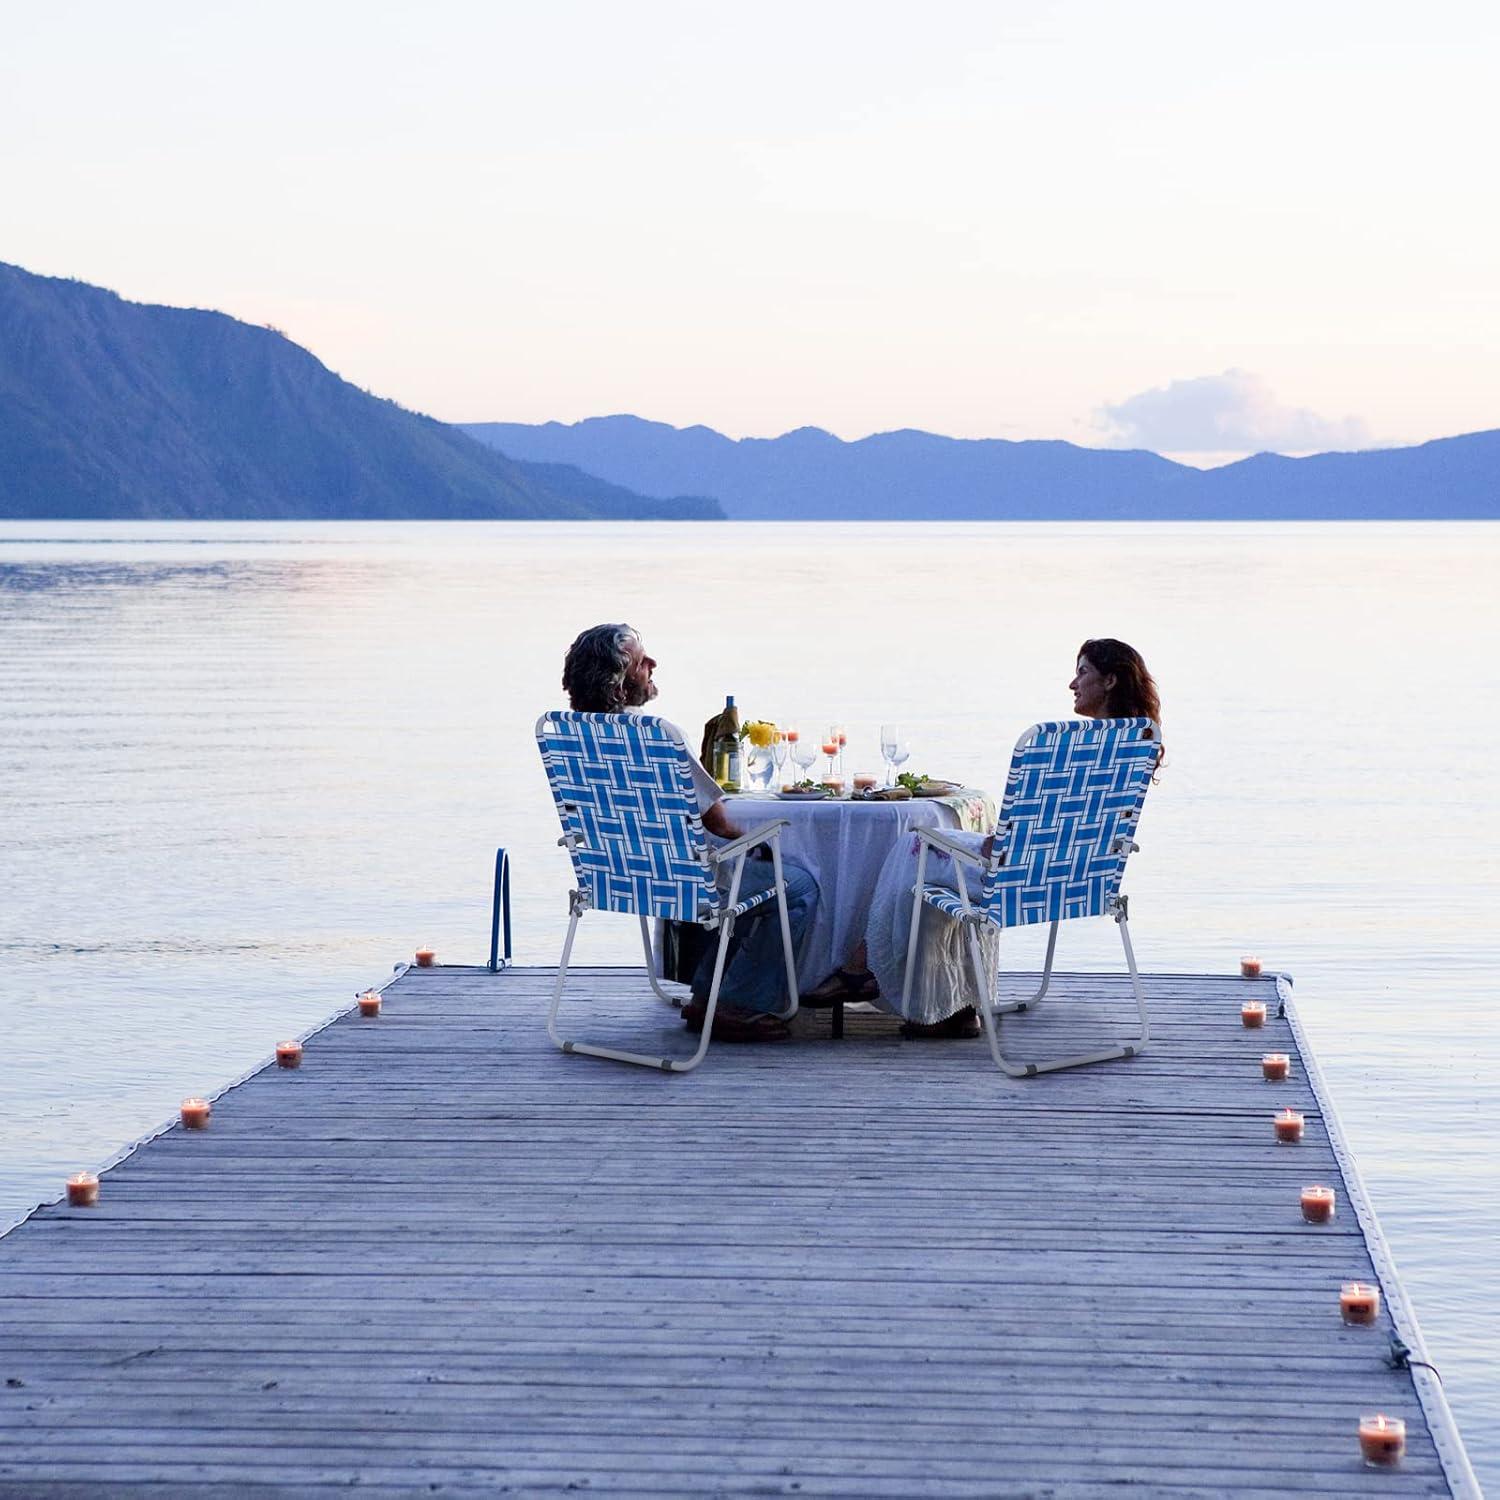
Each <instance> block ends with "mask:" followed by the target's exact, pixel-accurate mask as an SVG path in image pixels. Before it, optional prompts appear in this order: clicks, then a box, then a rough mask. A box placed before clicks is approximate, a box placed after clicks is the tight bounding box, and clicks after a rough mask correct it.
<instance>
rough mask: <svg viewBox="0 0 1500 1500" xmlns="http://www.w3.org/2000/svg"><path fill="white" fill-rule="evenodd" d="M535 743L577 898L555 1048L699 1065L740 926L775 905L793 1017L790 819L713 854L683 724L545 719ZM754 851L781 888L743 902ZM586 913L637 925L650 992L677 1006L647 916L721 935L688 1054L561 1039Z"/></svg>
mask: <svg viewBox="0 0 1500 1500" xmlns="http://www.w3.org/2000/svg"><path fill="white" fill-rule="evenodd" d="M536 737H537V744H538V745H539V746H540V748H541V752H542V765H543V766H544V767H545V769H546V772H547V782H548V784H549V785H550V786H551V788H552V796H553V800H554V801H555V802H556V803H557V813H558V817H559V818H560V819H561V821H562V829H563V836H562V838H561V839H559V840H558V842H559V843H560V844H561V845H562V846H563V847H564V848H565V849H566V850H567V851H568V857H569V858H570V859H571V860H572V861H573V873H574V876H575V877H576V879H577V881H578V887H577V889H576V890H574V891H573V892H572V893H571V894H570V896H569V902H568V912H569V919H568V935H567V938H566V939H565V940H564V942H563V951H562V960H561V962H560V963H559V965H558V970H557V982H556V985H555V986H554V988H553V991H552V1008H551V1010H550V1011H549V1012H548V1015H547V1034H548V1035H549V1036H550V1037H551V1038H552V1040H553V1041H554V1042H556V1043H557V1045H558V1046H559V1047H561V1048H562V1050H563V1051H564V1052H581V1053H583V1054H584V1055H586V1056H588V1057H606V1058H611V1059H613V1060H614V1061H616V1062H629V1063H639V1064H641V1065H642V1066H643V1067H648V1068H660V1069H662V1071H664V1072H668V1073H686V1072H688V1071H689V1070H690V1069H692V1068H696V1067H697V1066H698V1064H699V1063H700V1062H702V1061H703V1055H704V1053H705V1052H707V1050H708V1043H709V1040H710V1037H711V1036H712V1033H713V1022H714V1013H715V1011H716V1010H717V1008H718V1004H719V984H720V981H721V980H722V979H723V976H724V958H725V953H726V951H727V949H728V946H729V940H730V938H731V937H732V936H733V933H734V924H735V922H736V920H737V919H738V918H740V917H743V916H745V915H746V913H748V912H751V911H753V910H754V909H755V908H756V907H758V906H763V905H764V904H765V903H766V902H768V901H772V900H774V901H775V902H776V903H777V905H778V907H779V908H780V917H781V942H782V949H783V952H784V954H785V957H786V977H787V988H788V994H789V995H790V998H791V1003H790V1006H789V1008H788V1009H787V1010H786V1011H784V1012H783V1014H784V1015H787V1016H791V1015H795V1014H796V1011H797V1001H798V996H797V967H796V960H795V958H794V956H793V953H792V927H791V920H790V918H789V916H788V915H787V906H786V884H785V881H784V880H783V879H782V873H781V830H782V829H783V828H784V827H785V826H786V821H787V820H786V819H785V818H776V819H773V820H772V821H771V822H769V823H765V824H762V825H761V826H760V827H759V828H756V829H753V830H751V831H750V832H749V833H747V834H745V835H744V836H743V837H741V838H737V839H735V840H733V841H732V842H731V843H727V844H722V845H720V846H719V847H718V848H717V849H710V848H709V846H708V838H707V835H706V834H705V833H704V831H703V822H702V819H701V818H700V817H699V815H698V801H697V798H696V796H695V795H694V791H693V778H692V773H691V771H690V770H689V769H688V767H689V761H688V748H687V746H686V745H685V744H684V743H683V741H682V739H681V736H680V735H679V733H678V732H677V730H676V729H675V726H673V725H671V724H669V723H668V722H667V721H666V720H665V719H659V718H657V717H655V716H654V715H651V714H584V713H572V712H557V713H550V714H543V715H542V717H541V718H540V719H538V720H537V724H536ZM758 844H768V845H769V846H770V850H771V861H772V869H773V871H774V873H775V877H776V878H775V882H774V884H773V885H772V887H771V889H770V890H768V891H765V892H762V893H761V894H759V895H755V896H751V897H749V898H748V899H747V900H744V901H741V900H740V899H739V892H740V880H741V878H742V876H743V874H744V869H745V859H746V857H747V856H748V855H749V853H750V851H751V849H753V848H754V847H755V846H756V845H758ZM721 867H727V870H728V890H727V891H726V892H721V891H720V890H719V888H718V885H717V882H716V878H715V877H716V874H717V871H718V870H719V869H720V868H721ZM586 911H614V912H626V913H630V914H633V915H635V916H636V917H638V918H639V919H640V924H641V943H642V945H643V947H644V949H645V953H646V973H647V975H648V977H649V978H650V980H651V988H652V990H653V991H654V992H655V993H656V995H657V997H658V998H659V999H661V1000H664V1001H665V1002H666V1003H667V1004H668V1005H672V1006H675V1005H676V1004H677V1002H676V1001H675V1000H674V999H673V998H672V997H671V996H670V995H668V994H667V992H666V991H665V990H664V989H662V987H661V984H660V982H659V981H658V979H657V976H656V963H655V959H654V956H653V954H652V951H651V928H650V919H651V918H653V917H656V918H664V919H669V920H671V921H676V922H695V923H697V924H698V925H699V926H701V927H704V928H706V929H708V930H710V931H712V930H714V929H717V930H718V934H719V946H718V952H717V954H716V955H715V958H714V973H713V982H712V986H711V988H710V990H709V994H708V1004H707V1007H706V1010H705V1013H704V1018H703V1034H702V1036H701V1038H700V1039H699V1042H698V1050H697V1051H696V1052H694V1053H693V1054H692V1055H691V1056H688V1057H651V1056H647V1055H645V1054H643V1053H639V1052H622V1051H620V1050H618V1049H616V1048H613V1047H601V1046H595V1045H593V1044H591V1043H588V1042H579V1041H570V1040H565V1039H564V1038H563V1037H561V1036H559V1035H558V1032H557V1012H558V1007H559V1005H560V1004H561V1002H562V996H563V986H564V985H565V984H566V982H567V977H568V963H569V960H570V959H571V957H572V953H573V939H574V937H575V936H576V935H577V932H578V923H579V920H580V919H581V918H582V916H583V914H584V912H586ZM762 920H764V918H762Z"/></svg>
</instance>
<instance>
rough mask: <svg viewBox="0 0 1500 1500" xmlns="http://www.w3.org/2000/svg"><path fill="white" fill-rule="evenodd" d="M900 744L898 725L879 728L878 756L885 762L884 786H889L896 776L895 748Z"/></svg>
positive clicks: (885, 725) (899, 727) (883, 725)
mask: <svg viewBox="0 0 1500 1500" xmlns="http://www.w3.org/2000/svg"><path fill="white" fill-rule="evenodd" d="M900 743H901V726H900V725H899V724H882V725H881V726H880V756H881V759H882V760H884V761H885V784H886V785H887V786H889V785H890V784H891V782H892V781H893V780H894V779H895V775H896V746H897V745H899V744H900Z"/></svg>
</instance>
